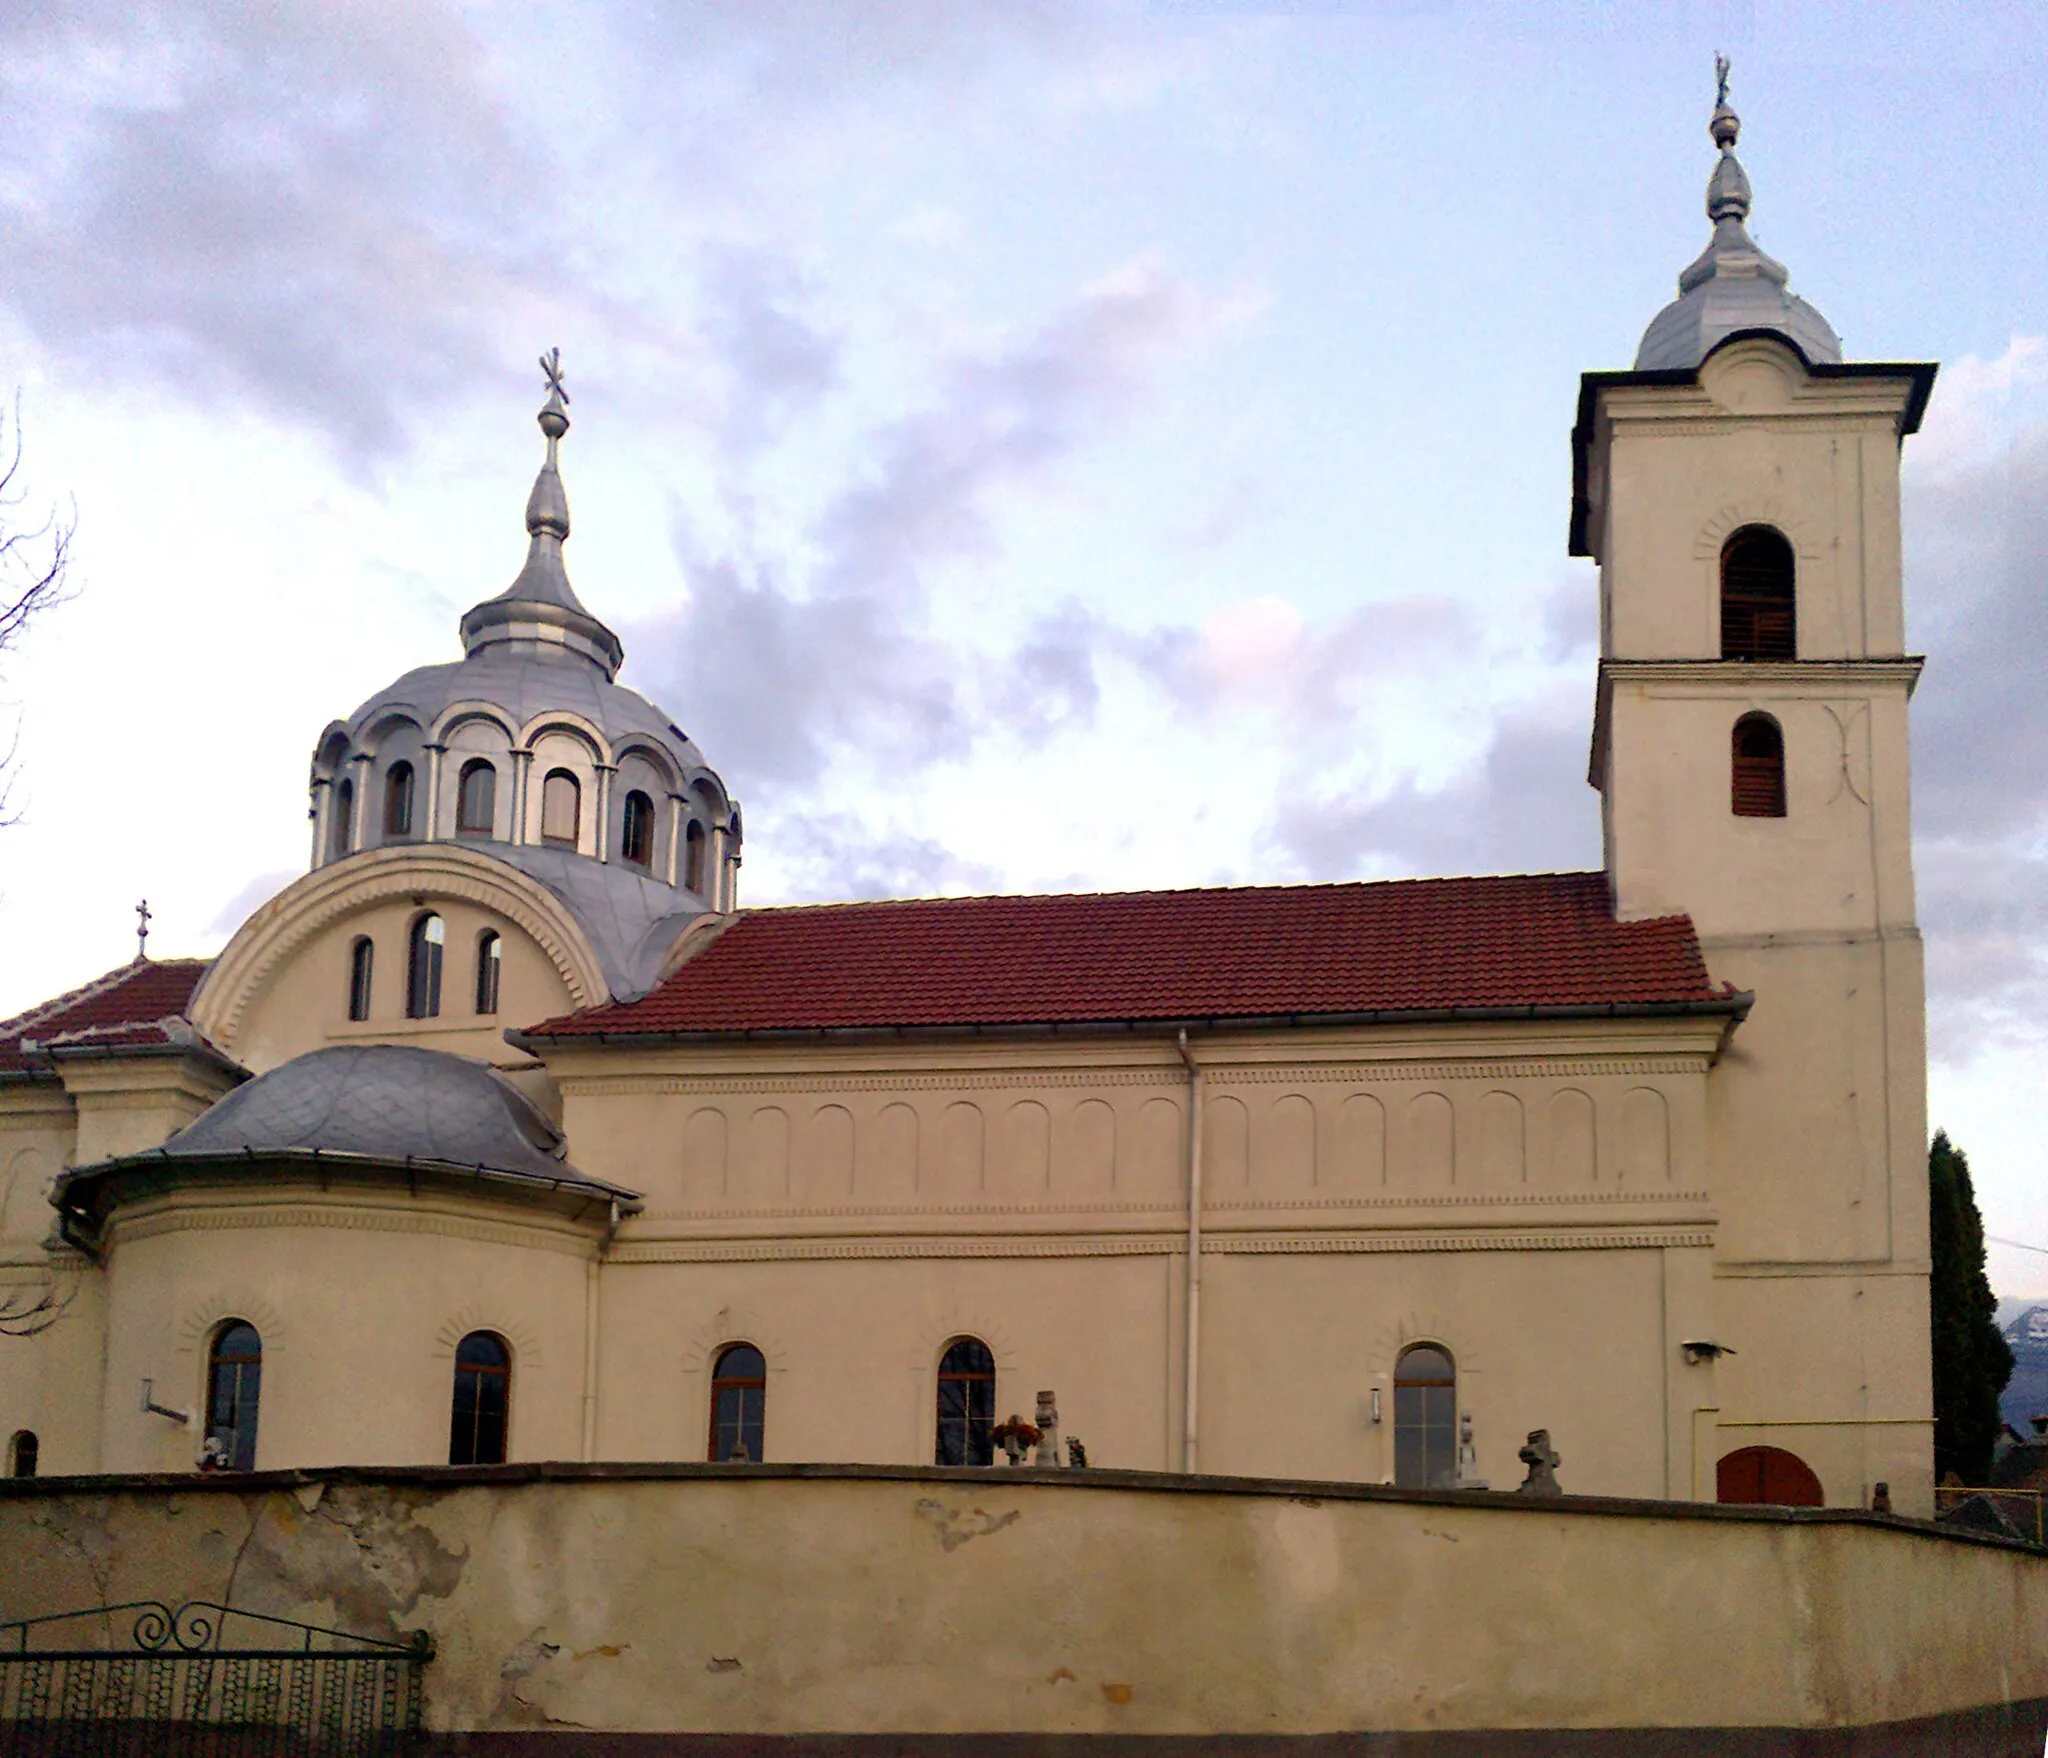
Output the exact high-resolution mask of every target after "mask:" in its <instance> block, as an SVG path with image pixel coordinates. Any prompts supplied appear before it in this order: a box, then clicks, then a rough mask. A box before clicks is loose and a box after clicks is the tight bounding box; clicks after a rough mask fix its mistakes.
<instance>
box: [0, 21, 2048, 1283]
mask: <svg viewBox="0 0 2048 1758" xmlns="http://www.w3.org/2000/svg"><path fill="white" fill-rule="evenodd" d="M2039 24H2040V20H2039V14H2038V9H2037V8H2035V7H2033V6H2026V5H2013V6H2009V7H1999V6H1997V5H1985V4H1979V5H1973V6H1970V7H1967V8H1965V7H1960V6H1950V7H1943V6H1914V5H1904V4H1891V5H1886V6H1882V7H1876V6H1872V7H1858V6H1851V5H1847V4H1841V5H1828V4H1813V5H1791V4H1788V5H1783V6H1778V5H1767V4H1753V5H1741V4H1721V5H1716V4H1711V3H1699V4H1690V5H1683V6H1681V5H1676V4H1673V5H1662V6H1659V5H1640V6H1632V7H1625V8H1623V7H1611V6H1604V5H1593V4H1591V3H1589V0H1588V3H1581V4H1566V3H1558V4H1552V5H1539V4H1531V3H1523V4H1514V5H1499V6H1489V5H1485V4H1478V3H1476V0H1475V3H1470V4H1463V3H1459V0H1301V3H1299V4H1287V3H1284V0H1276V3H1262V0H1245V3H1234V0H1150V3H1149V4H1147V3H1145V0H1137V3H1135V4H1129V5H1126V4H1121V3H1113V0H1094V3H1091V4H1055V3H1053V0H1003V3H1001V4H996V3H993V0H992V3H989V4H974V3H970V0H888V3H882V0H875V3H872V4H855V3H849V0H831V3H827V0H820V3H815V4H814V3H810V0H732V3H730V4H722V5H704V4H688V3H685V0H671V3H668V4H659V5H650V4H629V3H627V0H614V3H611V4H605V3H602V0H557V3H554V4H550V5H547V6H540V5H512V4H492V3H490V0H470V3H460V0H263V3H260V4H253V3H252V4H249V5H243V6H237V5H227V4H204V3H202V0H185V3H183V4H161V3H158V4H152V3H150V0H75V3H72V4H46V3H44V0H12V3H11V4H9V5H7V6H5V7H4V8H0V388H5V389H8V390H10V391H11V390H12V389H13V388H15V387H18V388H19V393H20V422H21V428H22V432H23V436H24V444H25V452H24V460H23V468H22V473H21V486H22V487H23V488H24V489H25V491H26V494H27V499H26V501H25V502H24V503H23V504H22V505H21V506H19V507H17V508H15V509H13V511H12V513H11V515H10V516H11V517H12V518H14V519H15V520H16V521H17V522H19V521H21V520H24V519H27V520H30V521H33V519H34V518H35V517H37V516H38V515H39V514H40V513H41V512H42V511H44V510H47V509H49V508H51V507H55V508H57V509H58V510H59V512H60V513H61V514H63V515H64V516H66V517H70V516H72V515H73V514H74V513H75V518H76V524H77V540H76V551H75V565H74V568H73V574H72V579H73V584H74V585H75V586H76V587H77V596H76V597H75V599H74V600H73V601H72V602H71V603H69V604H68V605H66V606H64V607H62V608H61V609H59V610H58V611H56V612H54V613H52V614H51V615H49V616H48V617H46V618H44V619H43V620H42V621H41V622H40V623H39V624H38V625H37V626H36V627H34V628H33V630H32V631H31V632H30V634H29V636H28V638H27V640H26V641H25V643H24V644H23V645H22V646H21V648H20V649H19V650H18V651H17V652H15V653H12V654H9V655H6V656H4V658H0V722H4V729H0V736H6V737H11V738H12V739H13V749H14V758H13V770H12V772H13V787H12V793H11V797H10V804H9V810H10V811H11V812H12V813H13V814H14V817H15V820H16V821H15V822H14V823H13V824H12V825H11V827H9V828H7V829H5V830H0V1013H4V1012H7V1011H12V1010H14V1009H16V1008H18V1007H21V1006H25V1005H27V1004H29V1003H31V1002H33V1001H35V1000H37V999H40V998H41V997H43V996H44V995H47V994H49V993H51V992H53V991H55V990H57V989H60V988H64V987H68V986H70V985H71V984H74V983H76V982H79V981H82V980H85V979H87V978H89V977H91V976H93V975H95V974H96V973H98V972H99V971H101V970H103V969H105V968H107V967H108V966H110V965H113V964H116V963H118V962H120V961H122V960H123V959H125V958H126V957H128V956H129V955H130V954H131V952H132V950H133V940H132V927H133V916H132V909H131V906H132V905H133V904H134V902H135V900H136V898H137V897H138V896H141V895H144V894H146V895H147V896H148V898H149V900H150V904H151V907H152V909H153V910H154V911H155V912H156V930H155V933H154V936H153V938H152V940H151V948H152V950H153V951H157V952H159V953H166V954H168V953H173V952H206V951H210V950H212V949H214V948H216V947H217V946H218V945H219V944H220V943H221V942H222V940H223V939H224V938H225V936H226V935H227V933H228V932H229V931H231V929H232V928H233V927H234V925H235V924H236V922H238V921H239V920H240V918H241V917H242V916H243V915H244V914H245V913H246V912H247V911H248V909H249V908H251V907H252V906H253V905H254V904H255V903H256V902H258V901H260V899H261V898H262V897H264V896H266V895H267V894H268V893H269V892H271V891H273V890H275V889H276V888H277V887H278V886H279V885H281V884H283V883H284V882H286V881H287V880H288V879H289V878H290V877H292V876H293V875H294V874H295V873H296V872H297V871H299V870H301V868H302V866H303V863H304V859H305V845H306V824H305V818H304V782H305V771H306V762H307V758H308V756H309V754H310V750H311V746H312V743H313V740H314V738H315V736H316V734H317V733H318V732H319V729H320V728H321V726H322V725H323V724H324V723H325V722H326V721H327V720H329V719H330V718H333V717H335V716H337V715H341V714H345V713H347V712H348V711H349V710H350V709H351V708H353V707H354V705H355V704H356V703H357V702H359V701H360V700H361V699H363V698H364V697H365V696H367V695H369V694H370V693H371V692H373V691H374V690H376V689H377V688H378V687H380V686H381V685H382V684H384V683H385V682H387V681H388V680H389V679H390V678H391V677H393V676H394V675H396V674H397V673H398V672H400V671H402V670H404V669H407V668H409V667H410V666H412V665H415V664H419V663H424V662H426V661H429V660H432V659H435V658H441V657H450V658H452V657H454V656H455V655H456V653H457V652H458V651H459V649H458V648H457V645H456V636H455V623H456V619H457V617H458V616H459V615H460V613H461V612H462V610H463V609H464V608H466V607H467V606H468V605H469V604H471V603H473V602H475V601H476V600H477V599H479V598H481V597H484V596H487V595H489V594H492V593H495V592H496V591H498V590H500V589H501V588H502V587H503V586H504V585H505V584H506V583H507V582H508V581H509V580H510V579H511V577H512V575H513V574H514V573H515V572H516V571H517V568H518V565H519V562H520V560H521V557H522V554H523V549H524V533H523V530H522V527H521V523H520V512H521V508H522V506H523V503H524V498H525V493H526V489H527V486H528V484H529V482H530V480H531V477H532V472H533V469H534V467H535V465H536V463H537V461H538V455H539V441H538V437H537V435H536V433H535V431H534V428H533V425H532V416H533V411H534V410H535V408H536V407H537V406H538V400H539V377H538V373H537V372H536V370H535V368H534V366H533V360H534V356H535V355H536V354H537V353H539V352H540V351H541V350H542V349H543V348H545V347H548V346H551V345H557V344H559V345H560V347H561V348H562V350H563V355H564V360H565V365H566V369H567V374H568V380H569V386H570V391H571V395H572V397H573V398H574V403H573V409H572V413H573V415H574V417H575V422H576V426H575V430H574V432H573V433H572V434H571V436H570V438H569V440H568V442H567V444H566V446H565V453H564V468H565V474H566V476H567V480H568V485H569V491H570V496H571V500H572V503H573V506H574V509H575V526H576V530H575V536H574V539H573V540H572V542H571V545H570V550H569V558H570V567H571V573H572V575H573V577H574V578H575V580H576V581H577V583H578V586H579V589H580V590H581V592H582V595H583V597H584V599H585V601H586V602H587V603H588V604H589V605H590V606H591V607H592V608H593V609H594V610H596V611H597V612H598V613H599V614H600V615H603V616H604V617H606V618H607V619H608V620H610V621H611V622H612V623H613V625H614V626H615V627H616V628H618V630H619V631H620V633H621V634H622V636H623V637H624V639H625V641H626V646H627V660H626V671H625V676H624V681H626V682H628V683H630V684H632V685H634V686H635V687H637V688H639V689H641V690H643V691H645V692H647V693H649V694H651V695H653V696H655V697H656V698H657V699H658V700H660V701H661V702H663V703H664V704H665V705H666V706H667V707H668V708H669V709H670V710H671V711H672V712H673V713H674V714H675V715H676V716H677V717H678V719H679V720H680V722H681V724H682V725H683V726H684V727H685V728H687V729H688V730H689V731H690V732H691V733H692V734H693V735H694V736H695V737H696V738H697V739H698V741H699V742H700V743H701V744H702V746H703V747H704V749H705V751H706V752H707V754H708V755H709V756H710V758H711V760H712V761H713V763H714V764H716V765H717V766H718V767H719V769H720V770H721V772H722V773H723V774H724V776H725V777H726V779H727V781H728V782H729V784H730V785H731V786H732V787H733V789H734V790H735V792H736V793H738V794H739V796H740V797H741V798H742V799H743V801H744V802H745V805H746V808H747V826H748V842H747V866H746V870H745V873H744V875H743V896H744V897H745V898H746V899H747V900H750V901H754V902H766V901H773V900H779V899H796V898H818V897H844V896H879V895H888V894H902V893H922V892H931V891H956V892H957V891H971V890H988V889H1034V890H1035V889H1053V888H1074V887H1084V888H1096V887H1123V886H1161V885H1183V884H1202V883H1212V882H1219V881H1228V882H1244V881H1289V880H1305V879H1325V878H1343V877H1370V876H1380V875H1393V874H1403V873H1435V872H1472V871H1489V870H1502V869H1529V868H1548V867H1575V866H1591V865H1596V864H1597V863H1598V859H1599V847H1598V819H1597V814H1596V811H1595V803H1596V802H1595V796H1594V795H1593V794H1592V792H1591V791H1590V790H1589V789H1588V788H1587V787H1586V786H1585V783H1584V779H1583V778H1584V770H1585V745H1586V733H1587V723H1588V716H1589V713H1590V708H1591V695H1592V690H1591V667H1592V656H1593V655H1592V645H1591V643H1592V639H1593V582H1592V575H1591V572H1590V569H1589V568H1588V567H1587V565H1586V564H1584V563H1581V562H1573V561H1570V560H1568V559H1567V557H1566V555H1565V521H1566V512H1567V499H1568V491H1569V483H1570V460H1569V456H1568V451H1567V444H1566V436H1567V432H1568V430H1569V427H1570V425H1571V420H1572V413H1573V403H1574V398H1575V395H1576V390H1577V377H1578V374H1579V373H1580V372H1581V371H1582V370H1584V369H1586V368H1590V367H1615V366H1625V365H1627V364H1628V362H1629V360H1630V358H1631V356H1632V355H1633V352H1634V349H1635V344H1636V340H1637V338H1638V336H1639V335H1640V333H1641V331H1642V328H1643V326H1644V325H1645V324H1646V323H1647V322H1648V321H1649V318H1650V317H1651V315H1652V314H1653V313H1654V312H1655V311H1656V310H1657V308H1658V307H1659V306H1660V305H1661V304H1662V303H1663V302H1664V301H1665V300H1666V299H1668V298H1669V297H1670V296H1671V292H1672V282H1673V278H1674V277H1675V275H1676V273H1677V271H1678V269H1679V268H1680V267H1682V266H1683V265H1684V264H1685V263H1686V262H1687V261H1689V260H1690V259H1691V257H1692V256H1693V255H1694V254H1695V253H1696V252H1697V250H1698V249H1699V248H1700V246H1701V244H1702V243H1703V242H1704V240H1705V236H1706V222H1705V220H1704V217H1703V215H1702V212H1701V198H1702V192H1703V189H1704V185H1705V180H1706V177H1707V175H1708V172H1709V170H1710V169H1711V164H1712V154H1711V149H1710V147H1709V145H1708V142H1707V138H1706V127H1705V125H1706V117H1707V113H1708V110H1709V108H1710V104H1711V96H1712V79H1711V60H1712V56H1713V53H1714V51H1715V50H1716V49H1717V48H1718V49H1725V50H1726V51H1727V52H1728V53H1729V54H1730V55H1731V56H1732V57H1733V58H1734V61H1735V77H1734V96H1735V101H1736V104H1737V107H1738V108H1739V109H1740V110H1741V112H1742V114H1743V117H1744V122H1745V132H1744V137H1743V145H1742V150H1743V158H1744V161H1745V163H1746V165H1747V166H1748V169H1749V172H1750V175H1751V178H1752V180H1753V182H1754V184H1755V186H1756V192H1757V208H1756V214H1755V219H1754V228H1753V229H1754V231H1755V233H1756V235H1757V237H1758V239H1759V241H1760V242H1761V243H1762V244H1763V245H1764V247H1765V248H1766V249H1768V250H1770V251H1772V252H1773V253H1774V254H1775V255H1777V256H1778V257H1780V258H1781V259H1783V260H1784V261H1786V262H1787V263H1788V264H1789V265H1790V266H1791V268H1792V271H1793V275H1794V285H1795V287H1796V288H1797V289H1798V290H1800V291H1801V292H1803V293H1805V294H1806V295H1807V296H1808V297H1809V298H1811V299H1812V300H1814V302H1815V303H1817V304H1818V305H1819V306H1820V307H1821V309H1822V310H1823V311H1824V312H1826V313H1827V315H1828V316H1829V317H1830V318H1831V319H1832V321H1833V322H1834V324H1835V326H1836V328H1837V329H1838V330H1839V331H1840V332H1841V333H1842V335H1843V337H1844V339H1845V342H1846V344H1847V346H1848V349H1849V352H1850V354H1851V356H1852V357H1856V358H1864V359H1937V360H1940V361H1941V362H1942V363H1943V373H1942V378H1941V381H1940V388H1939V389H1938V391H1937V393H1936V397H1935V402H1934V406H1933V408H1932V410H1931V411H1930V414H1929V417H1928V421H1927V425H1926V430H1925V432H1924V433H1923V434H1922V435H1921V436H1920V437H1919V438H1918V439H1916V440H1915V441H1914V442H1912V445H1911V447H1910V449H1909V455H1908V456H1909V487H1908V505H1907V520H1908V547H1909V570H1910V574H1909V595H1910V612H1909V614H1910V620H1911V630H1912V640H1913V643H1914V645H1915V647H1916V648H1917V649H1919V650H1924V651H1925V652H1927V653H1928V654H1929V655H1930V663H1929V668H1928V673H1927V677H1926V681H1925V683H1924V684H1923V686H1922V689H1921V693H1920V696H1919V699H1918V702H1917V704H1916V714H1917V722H1916V739H1917V750H1916V764H1917V773H1916V788H1917V798H1916V802H1915V805H1916V821H1917V827H1918V834H1919V839H1920V873H1921V878H1922V910H1923V916H1924V919H1925V921H1926V923H1927V927H1928V934H1929V963H1930V974H1931V982H1932V1003H1931V1024H1932V1035H1933V1048H1934V1055H1935V1066H1934V1069H1933V1092H1934V1116H1935V1120H1936V1121H1937V1122H1938V1123H1942V1124H1945V1125H1946V1126H1947V1127H1948V1128H1949V1130H1950V1131H1951V1133H1952V1134H1953V1135H1954V1136H1955V1137H1956V1138H1957V1139H1958V1141H1959V1142H1961V1143H1962V1145H1963V1146H1964V1147H1966V1148H1967V1149H1968V1150H1969V1151H1970V1153H1971V1155H1972V1157H1973V1161H1974V1163H1975V1165H1976V1167H1977V1170H1978V1178H1979V1185H1980V1189H1981V1191H1982V1193H1983V1195H1984V1198H1985V1204H1986V1209H1987V1213H1988V1216H1989V1221H1990V1225H1991V1230H1992V1231H1993V1232H1994V1233H1995V1234H1999V1235H2001V1236H2004V1237H2007V1238H2011V1239H2016V1240H2021V1241H2027V1242H2031V1243H2033V1244H2036V1245H2040V1246H2048V1144H2044V1143H2043V1141H2042V1139H2041V1137H2040V1134H2039V1131H2038V1129H2037V1128H2036V1127H2035V1117H2036V1113H2037V1112H2038V1110H2039V1106H2040V1101H2039V1095H2040V1093H2041V1092H2042V1090H2043V1089H2044V1087H2048V962H2044V958H2043V955H2042V952H2041V947H2042V945H2043V935H2044V931H2048V902H2044V883H2048V762H2044V761H2043V753H2044V750H2048V739H2044V735H2048V690H2044V689H2043V688H2042V687H2041V683H2040V678H2041V674H2042V672H2043V669H2044V665H2048V631H2044V627H2043V610H2042V605H2043V600H2044V592H2048V250H2044V249H2043V247H2042V240H2043V238H2044V237H2048V145H2044V143H2048V130H2044V129H2043V127H2042V126H2041V122H2040V118H2041V116H2042V115H2043V114H2044V113H2048V33H2043V32H2042V31H2041V30H2040V28H2039ZM11 427H12V419H11V417H10V429H11ZM1993 1268H1994V1276H1995V1279H1996V1280H1997V1281H1998V1284H1999V1286H2000V1289H2001V1291H2002V1292H2007V1293H2032V1292H2048V1255H2037V1254H2031V1253H2025V1252H2021V1251H2017V1250H2011V1249H2006V1248H2000V1249H1999V1250H1998V1251H1997V1252H1995V1253H1994V1259H1993Z"/></svg>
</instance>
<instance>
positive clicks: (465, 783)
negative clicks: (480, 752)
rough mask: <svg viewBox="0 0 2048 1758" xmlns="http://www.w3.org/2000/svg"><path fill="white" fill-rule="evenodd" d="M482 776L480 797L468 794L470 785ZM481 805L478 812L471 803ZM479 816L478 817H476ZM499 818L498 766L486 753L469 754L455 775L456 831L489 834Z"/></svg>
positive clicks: (479, 834) (458, 834)
mask: <svg viewBox="0 0 2048 1758" xmlns="http://www.w3.org/2000/svg"><path fill="white" fill-rule="evenodd" d="M479 778H481V781H482V787H481V790H480V791H481V794H482V798H481V800H478V799H474V798H472V796H471V792H470V785H471V783H472V782H475V781H477V780H478V779H479ZM477 805H481V806H482V807H483V811H482V813H481V815H479V814H478V813H476V812H475V811H473V810H472V809H471V808H472V807H473V806H477ZM479 816H480V817H481V821H479ZM497 818H498V766H497V764H495V763H493V762H492V761H491V760H490V758H488V757H472V758H471V759H470V760H469V761H468V762H467V763H465V764H463V766H462V773H461V774H460V775H458V776H457V777H456V778H455V834H456V835H457V836H486V837H487V836H490V835H491V834H492V833H493V832H494V831H496V829H497V827H498V826H497Z"/></svg>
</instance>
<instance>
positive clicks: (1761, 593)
mask: <svg viewBox="0 0 2048 1758" xmlns="http://www.w3.org/2000/svg"><path fill="white" fill-rule="evenodd" d="M1792 575H1793V568H1792V546H1791V544H1789V543H1787V542H1786V541H1785V534H1784V533H1783V532H1782V531H1774V530H1772V529H1771V527H1770V526H1768V525H1745V526H1743V528H1742V529H1741V530H1740V531H1738V532H1736V533H1735V535H1734V536H1733V537H1731V538H1729V539H1728V541H1727V542H1726V543H1724V544H1723V545H1722V546H1721V657H1722V658H1723V659H1797V658H1798V657H1799V638H1798V629H1797V625H1796V623H1795V620H1794V605H1793V590H1792V585H1793V581H1792Z"/></svg>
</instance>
